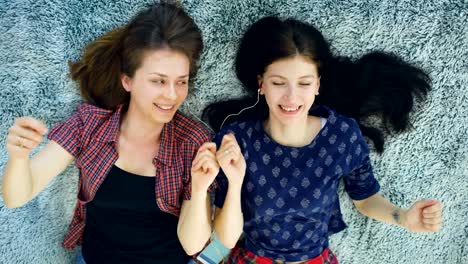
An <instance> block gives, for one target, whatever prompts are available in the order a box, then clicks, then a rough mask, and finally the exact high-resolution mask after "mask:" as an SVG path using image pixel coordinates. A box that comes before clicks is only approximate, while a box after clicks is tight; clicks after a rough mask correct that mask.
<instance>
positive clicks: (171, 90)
mask: <svg viewBox="0 0 468 264" xmlns="http://www.w3.org/2000/svg"><path fill="white" fill-rule="evenodd" d="M176 89H177V87H176V84H175V83H170V84H169V85H168V90H167V92H166V97H167V98H168V99H171V100H175V99H177V91H176Z"/></svg>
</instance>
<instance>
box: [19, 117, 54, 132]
mask: <svg viewBox="0 0 468 264" xmlns="http://www.w3.org/2000/svg"><path fill="white" fill-rule="evenodd" d="M14 126H19V127H23V128H29V129H32V130H35V131H37V132H38V133H40V134H42V135H44V134H46V133H47V132H48V129H47V126H46V125H45V124H44V123H43V122H41V121H39V120H37V119H35V118H33V117H30V116H25V117H20V118H17V119H16V120H15V124H14Z"/></svg>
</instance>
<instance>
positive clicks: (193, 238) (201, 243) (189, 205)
mask: <svg viewBox="0 0 468 264" xmlns="http://www.w3.org/2000/svg"><path fill="white" fill-rule="evenodd" d="M215 153H216V145H215V144H214V143H211V142H208V143H205V144H203V145H202V146H201V147H200V148H199V149H198V151H197V154H196V156H195V159H194V160H193V162H192V168H191V197H190V200H184V201H183V202H182V208H181V211H180V215H179V223H178V225H177V235H178V237H179V240H180V243H181V244H182V247H183V248H184V250H185V252H186V253H187V254H188V255H194V254H196V253H198V252H200V251H201V250H202V249H203V248H204V247H205V244H206V242H208V239H209V238H210V236H211V204H210V197H209V196H208V192H207V191H208V188H209V186H210V185H211V184H212V183H213V181H214V179H215V178H216V175H217V174H218V172H219V165H218V162H217V161H216V157H215Z"/></svg>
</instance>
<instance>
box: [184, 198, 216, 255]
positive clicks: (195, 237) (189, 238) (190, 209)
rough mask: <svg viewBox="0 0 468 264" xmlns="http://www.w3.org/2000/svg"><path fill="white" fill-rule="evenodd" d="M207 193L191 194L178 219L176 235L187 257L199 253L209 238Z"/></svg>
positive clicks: (209, 215)
mask: <svg viewBox="0 0 468 264" xmlns="http://www.w3.org/2000/svg"><path fill="white" fill-rule="evenodd" d="M208 198H209V197H208V194H207V192H203V193H192V197H191V199H190V203H189V204H188V206H187V208H186V212H184V214H183V215H181V218H180V219H179V226H178V229H177V234H178V237H179V240H180V242H181V244H182V247H183V248H184V249H185V251H186V252H187V254H188V255H194V254H196V253H198V252H200V251H201V250H202V249H203V248H204V246H205V244H206V242H207V241H208V239H209V238H210V236H211V213H210V212H211V206H210V203H209V200H208Z"/></svg>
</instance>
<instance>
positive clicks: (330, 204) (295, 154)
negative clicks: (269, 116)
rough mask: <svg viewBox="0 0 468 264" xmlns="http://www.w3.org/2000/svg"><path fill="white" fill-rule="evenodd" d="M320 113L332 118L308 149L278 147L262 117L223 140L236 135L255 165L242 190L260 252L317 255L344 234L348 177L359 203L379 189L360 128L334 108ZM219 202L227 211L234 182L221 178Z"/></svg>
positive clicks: (237, 126)
mask: <svg viewBox="0 0 468 264" xmlns="http://www.w3.org/2000/svg"><path fill="white" fill-rule="evenodd" d="M312 113H313V114H314V115H316V116H321V117H325V118H327V123H326V124H325V126H324V127H323V128H322V130H321V131H320V132H319V134H318V135H317V137H316V138H315V139H314V140H313V141H312V142H311V143H310V144H309V145H306V146H304V147H300V148H296V147H287V146H282V145H280V144H278V143H276V142H275V141H274V140H273V139H271V138H270V137H269V136H268V135H267V134H266V133H265V131H264V130H263V127H262V123H261V120H248V121H245V122H234V123H232V124H230V125H229V126H227V127H226V128H225V129H223V130H222V131H221V132H220V133H219V134H218V135H217V137H216V141H217V143H218V144H219V143H220V139H221V138H222V136H223V135H224V134H226V133H229V132H232V133H234V135H235V136H236V139H237V141H238V142H239V144H240V146H241V149H242V151H243V154H244V157H245V159H246V162H247V170H246V176H245V179H244V183H243V186H242V211H243V214H244V234H245V240H246V245H245V247H246V249H247V250H249V251H252V252H253V253H254V254H255V255H258V256H262V257H268V258H272V259H280V260H285V259H288V260H289V261H301V260H307V259H310V258H311V257H313V256H317V255H318V254H320V252H322V251H323V250H324V249H325V248H327V247H328V236H329V235H330V234H332V233H336V232H339V231H341V230H343V229H344V228H345V227H346V225H345V223H344V222H343V220H342V217H341V211H340V206H339V200H338V194H337V189H338V184H339V180H340V179H341V178H343V179H344V183H345V189H346V191H347V192H348V194H349V195H350V197H351V198H352V199H355V200H359V199H364V198H367V197H369V196H371V195H372V194H375V193H376V192H378V190H379V184H378V182H377V181H376V180H375V178H374V176H373V173H372V167H371V165H370V161H369V157H368V154H369V150H368V147H367V145H366V143H365V141H364V139H363V138H362V135H361V133H360V131H359V128H358V125H357V123H356V122H355V121H354V120H353V119H350V118H346V117H344V116H341V115H338V114H336V113H335V112H334V111H332V110H330V109H328V108H326V107H318V108H317V109H314V110H313V111H312ZM218 178H219V180H218V183H219V190H218V192H217V193H216V199H215V205H216V206H217V207H222V205H223V203H224V199H225V196H226V192H227V179H226V177H225V176H224V175H223V174H222V173H221V175H219V177H218Z"/></svg>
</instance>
